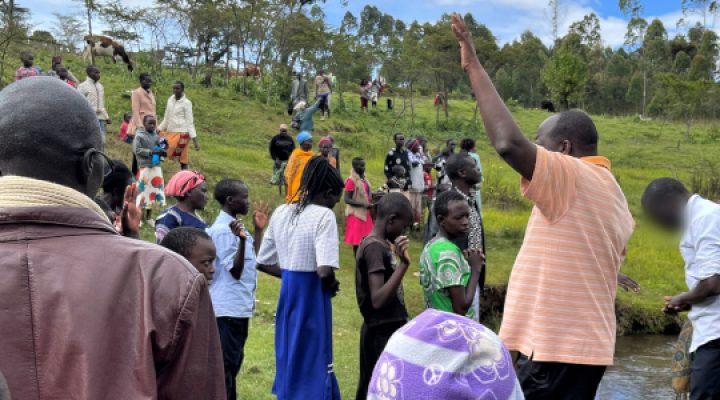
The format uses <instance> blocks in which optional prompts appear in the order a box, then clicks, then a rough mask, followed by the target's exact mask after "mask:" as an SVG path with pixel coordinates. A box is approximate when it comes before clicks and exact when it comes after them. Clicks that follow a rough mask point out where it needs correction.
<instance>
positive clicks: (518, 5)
mask: <svg viewBox="0 0 720 400" xmlns="http://www.w3.org/2000/svg"><path fill="white" fill-rule="evenodd" d="M148 2H149V0H125V1H124V3H127V4H129V5H135V6H137V5H143V4H148ZM680 2H681V0H644V1H643V3H644V4H643V5H644V7H645V9H644V12H643V14H644V17H645V18H647V19H648V20H649V19H652V18H660V19H661V20H662V21H663V23H665V26H666V28H667V29H668V30H669V31H670V33H671V34H672V33H674V32H675V30H676V23H677V21H678V20H679V19H680V18H681V17H682V14H681V12H680ZM341 3H342V2H341V1H340V0H327V3H326V4H325V5H324V6H323V10H324V11H325V13H326V16H327V22H328V23H329V24H331V25H338V24H339V23H340V20H341V19H342V16H343V15H344V14H345V12H346V11H348V10H349V11H351V12H352V13H353V14H355V15H356V16H357V17H359V16H360V12H361V10H362V9H363V7H364V6H365V5H367V4H371V5H375V6H376V7H378V8H379V9H380V10H381V11H382V12H385V13H389V14H391V15H392V16H393V17H395V18H400V19H403V20H405V21H412V20H418V21H423V22H424V21H434V20H436V19H437V18H439V17H440V16H441V15H442V14H443V13H449V12H453V11H459V12H462V13H465V12H472V13H473V14H474V15H475V17H476V19H478V20H479V21H480V22H482V23H484V24H485V25H487V26H488V27H489V28H490V29H491V30H492V31H493V33H494V34H495V35H496V36H497V38H498V40H499V42H500V44H502V43H505V42H509V41H512V40H513V39H516V38H518V37H519V36H520V34H521V33H522V32H523V31H525V30H530V31H532V32H533V33H535V34H536V35H538V36H539V37H540V38H541V39H543V41H545V42H546V43H550V41H551V25H550V13H549V11H548V8H547V0H384V1H382V0H349V1H348V6H347V7H343V6H342V4H341ZM617 3H618V1H617V0H574V1H573V0H561V4H562V5H561V25H562V28H561V33H563V34H564V33H565V32H567V27H568V26H569V25H570V24H571V23H572V22H573V21H577V20H580V19H582V17H583V16H584V15H586V14H588V13H590V12H595V13H596V14H597V15H598V16H599V17H600V25H601V29H602V34H603V41H604V44H605V45H607V46H612V47H618V46H621V45H622V43H623V38H624V35H625V30H626V26H627V20H628V18H627V17H626V16H625V15H623V14H622V12H621V11H620V10H619V9H618V5H617ZM19 4H20V5H21V6H23V7H28V8H30V11H31V13H32V22H33V24H34V25H35V26H36V27H37V29H50V28H51V25H52V21H53V20H54V18H53V16H52V13H53V12H59V13H61V14H71V13H79V12H80V11H81V8H80V6H79V4H80V3H77V2H74V1H71V0H19Z"/></svg>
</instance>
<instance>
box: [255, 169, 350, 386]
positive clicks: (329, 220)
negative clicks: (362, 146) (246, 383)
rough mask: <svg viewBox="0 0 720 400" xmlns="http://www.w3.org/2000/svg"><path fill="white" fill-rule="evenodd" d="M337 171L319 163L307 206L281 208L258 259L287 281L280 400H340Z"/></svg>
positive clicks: (305, 179) (281, 303)
mask: <svg viewBox="0 0 720 400" xmlns="http://www.w3.org/2000/svg"><path fill="white" fill-rule="evenodd" d="M343 187H344V185H343V181H342V178H341V177H340V174H339V173H338V171H337V170H336V169H335V168H333V167H332V166H330V164H329V163H328V161H327V159H325V158H323V157H313V158H312V159H311V160H310V161H309V162H308V164H307V166H306V167H305V172H304V173H303V175H302V180H301V183H300V190H299V195H300V201H299V202H297V203H293V204H286V205H283V206H280V207H278V208H277V209H276V210H275V212H274V213H273V215H272V217H271V218H270V224H269V226H268V228H267V231H266V233H265V237H264V238H263V241H262V245H261V247H260V253H259V254H258V257H257V263H258V266H257V268H258V270H260V271H262V272H265V273H267V274H270V275H273V276H276V277H279V278H281V279H282V284H281V287H280V298H279V299H278V307H277V316H276V320H275V363H276V372H275V383H274V384H273V389H272V392H273V394H275V395H276V396H277V398H278V400H293V399H298V400H311V399H312V400H339V399H340V391H339V389H338V384H337V379H336V378H335V372H334V371H333V352H332V304H331V302H330V299H331V297H333V296H335V294H336V293H337V291H338V289H339V282H338V281H337V280H336V279H335V270H336V269H337V268H338V267H339V265H340V255H339V245H340V242H339V239H338V230H337V222H336V220H335V213H334V212H333V211H332V208H333V207H334V206H335V204H337V202H338V200H339V199H340V196H341V194H342V191H343Z"/></svg>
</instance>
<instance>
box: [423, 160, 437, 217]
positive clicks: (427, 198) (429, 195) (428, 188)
mask: <svg viewBox="0 0 720 400" xmlns="http://www.w3.org/2000/svg"><path fill="white" fill-rule="evenodd" d="M432 171H433V163H432V162H429V163H428V162H426V163H425V164H423V182H425V186H424V187H425V190H424V191H423V209H427V211H428V215H430V214H431V212H432V202H433V200H434V199H435V183H434V181H433V177H432Z"/></svg>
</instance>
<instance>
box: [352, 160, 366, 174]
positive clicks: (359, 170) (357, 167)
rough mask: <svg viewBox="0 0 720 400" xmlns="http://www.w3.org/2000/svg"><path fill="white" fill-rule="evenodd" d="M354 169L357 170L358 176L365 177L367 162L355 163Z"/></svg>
mask: <svg viewBox="0 0 720 400" xmlns="http://www.w3.org/2000/svg"><path fill="white" fill-rule="evenodd" d="M353 169H354V170H355V172H357V174H358V175H360V176H363V175H365V161H355V162H353Z"/></svg>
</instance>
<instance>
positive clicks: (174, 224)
mask: <svg viewBox="0 0 720 400" xmlns="http://www.w3.org/2000/svg"><path fill="white" fill-rule="evenodd" d="M207 191H208V185H207V182H205V177H204V176H202V175H200V174H199V173H197V172H193V171H187V170H185V171H180V172H178V173H177V174H175V175H173V177H172V178H170V180H169V181H168V183H167V186H166V187H165V195H166V196H171V197H174V198H175V199H176V200H177V204H175V205H174V206H172V207H170V208H168V209H167V210H165V211H163V212H162V213H161V214H160V215H159V216H158V217H157V221H156V223H155V239H156V240H157V242H158V243H160V242H161V241H162V240H163V238H164V237H165V235H167V234H168V232H170V231H172V230H173V229H175V228H179V227H181V226H189V227H192V228H198V229H202V230H205V229H207V223H206V222H205V221H204V220H203V219H202V218H201V217H200V216H199V215H198V213H197V212H198V211H200V210H204V209H205V206H206V205H207V201H208V194H207Z"/></svg>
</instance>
